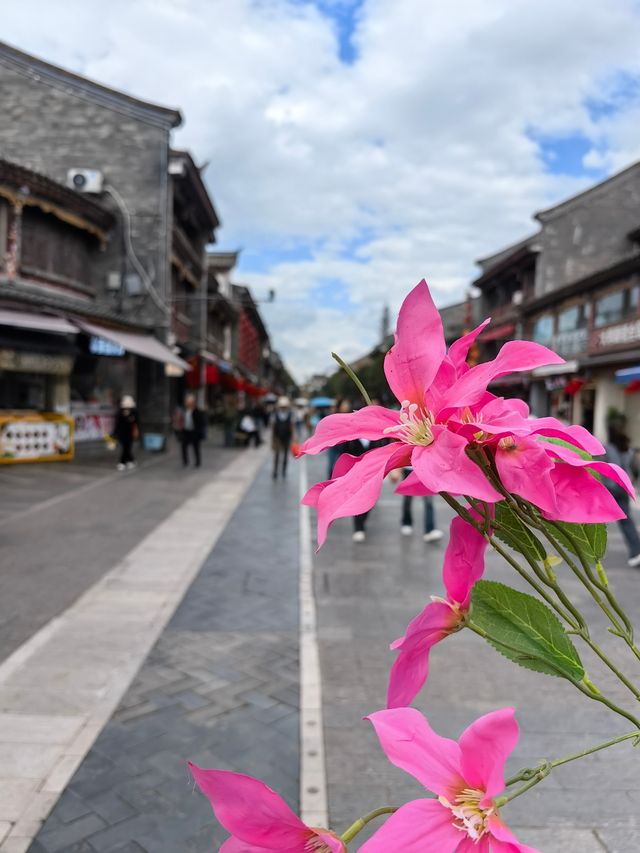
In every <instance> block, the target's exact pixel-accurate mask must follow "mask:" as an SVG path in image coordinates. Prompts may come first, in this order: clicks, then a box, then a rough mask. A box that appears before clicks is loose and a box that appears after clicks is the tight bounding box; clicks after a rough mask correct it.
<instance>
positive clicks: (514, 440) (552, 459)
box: [494, 418, 635, 523]
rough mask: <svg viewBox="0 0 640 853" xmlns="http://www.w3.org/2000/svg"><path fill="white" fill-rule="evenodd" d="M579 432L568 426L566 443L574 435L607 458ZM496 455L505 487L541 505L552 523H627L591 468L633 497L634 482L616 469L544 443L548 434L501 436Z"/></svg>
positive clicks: (581, 444) (583, 445) (613, 499)
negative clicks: (623, 521) (619, 520)
mask: <svg viewBox="0 0 640 853" xmlns="http://www.w3.org/2000/svg"><path fill="white" fill-rule="evenodd" d="M544 420H552V419H550V418H549V419H548V418H545V419H544ZM581 429H582V428H581V427H564V433H565V440H567V436H570V437H571V438H570V439H569V440H572V441H573V443H574V444H576V445H578V446H579V447H581V448H582V449H585V450H587V447H585V445H587V446H588V448H590V449H588V451H587V452H589V453H595V454H600V453H604V448H603V447H602V445H601V444H600V442H598V441H597V439H595V438H594V437H593V436H592V435H589V433H588V432H587V431H586V430H583V432H584V433H586V435H587V436H588V437H589V439H590V441H587V440H585V438H584V436H583V435H582V434H580V433H578V432H577V431H578V430H581ZM557 431H559V430H557ZM494 452H495V463H496V468H497V471H498V474H499V475H500V480H501V482H502V484H503V485H504V487H505V488H506V489H507V490H508V491H509V492H512V493H513V494H516V495H520V497H523V498H524V499H525V500H528V501H530V502H531V503H533V504H535V505H536V506H538V507H539V508H540V509H541V510H542V513H543V515H544V516H545V517H546V518H549V519H555V520H557V521H570V522H580V523H589V522H603V521H616V520H617V519H619V518H624V515H625V514H624V512H623V511H622V510H621V509H620V507H619V505H618V503H617V502H616V500H615V498H614V497H613V495H612V494H611V492H610V491H609V490H608V489H607V487H606V486H605V485H604V483H602V482H600V481H599V480H598V479H596V478H595V477H594V476H592V474H590V473H589V470H587V469H591V470H592V471H595V472H596V473H598V474H602V475H603V476H604V477H608V478H609V479H611V480H613V481H614V482H616V483H617V484H618V485H620V486H621V487H622V488H623V489H625V490H626V491H627V492H628V493H629V495H630V496H631V497H634V496H635V491H634V488H633V485H632V483H631V480H630V479H629V477H628V475H627V473H626V472H625V471H623V469H622V468H620V467H619V466H618V465H613V464H611V463H609V462H600V461H597V460H595V461H594V460H585V459H583V458H582V457H581V456H580V455H579V454H578V453H576V452H575V451H573V450H571V449H569V448H568V447H564V446H562V445H558V444H552V443H550V442H548V441H544V435H532V436H522V435H520V436H507V437H503V438H501V439H499V440H498V442H497V444H496V446H495V449H494Z"/></svg>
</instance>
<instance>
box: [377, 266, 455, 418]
mask: <svg viewBox="0 0 640 853" xmlns="http://www.w3.org/2000/svg"><path fill="white" fill-rule="evenodd" d="M445 352H446V346H445V342H444V335H443V332H442V320H441V319H440V314H439V313H438V311H437V309H436V307H435V305H434V304H433V300H432V298H431V294H430V293H429V288H428V287H427V283H426V281H424V279H423V280H422V281H421V282H420V283H419V284H418V285H416V287H414V288H413V290H412V291H411V293H409V295H408V296H407V297H406V299H405V300H404V302H403V303H402V307H401V308H400V314H399V315H398V326H397V330H396V340H395V344H394V345H393V346H392V347H391V349H390V350H389V352H388V353H387V355H386V357H385V360H384V372H385V375H386V377H387V382H388V383H389V387H390V388H391V390H392V391H393V393H394V394H395V395H396V397H397V398H398V400H400V402H402V401H404V400H410V401H411V402H412V403H418V404H419V405H423V404H424V395H425V390H426V389H427V388H428V387H429V386H430V385H431V383H432V382H433V379H434V377H435V376H436V374H437V372H438V368H439V367H440V363H441V362H442V359H443V358H444V356H445Z"/></svg>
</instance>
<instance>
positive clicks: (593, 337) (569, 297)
mask: <svg viewBox="0 0 640 853" xmlns="http://www.w3.org/2000/svg"><path fill="white" fill-rule="evenodd" d="M535 219H536V220H537V221H538V223H539V226H540V227H539V230H538V231H537V232H536V233H535V234H533V235H531V236H530V237H529V238H527V239H525V240H523V241H520V242H519V243H516V244H514V245H512V246H509V247H507V248H506V249H504V250H502V251H500V252H498V253H496V254H494V255H492V256H489V257H487V258H484V259H482V260H481V261H479V264H480V266H481V269H482V274H481V276H480V277H479V278H478V279H477V280H476V281H475V282H474V284H476V286H478V287H479V288H480V290H481V292H482V297H481V301H482V313H483V314H484V315H485V316H489V315H492V316H493V319H494V322H496V323H497V332H498V333H499V334H498V339H494V340H491V337H490V336H491V334H493V335H495V334H496V328H495V327H494V329H493V331H492V330H491V329H490V330H489V331H488V333H485V335H483V336H482V338H481V342H482V343H483V346H484V349H485V356H486V357H492V356H493V355H494V354H495V347H496V345H497V344H499V343H503V342H504V341H505V340H507V339H509V338H510V337H522V338H525V339H530V340H534V341H537V342H538V343H541V344H545V345H546V346H550V347H551V348H552V349H554V350H556V351H557V352H559V353H560V355H562V356H563V357H564V358H565V359H566V364H564V365H560V366H554V367H550V368H539V369H538V370H535V371H533V374H532V375H530V376H525V377H524V385H523V386H521V387H520V389H519V390H520V392H521V393H522V396H529V400H530V403H531V405H532V408H533V409H534V411H535V413H536V414H538V415H546V414H553V415H557V416H559V417H562V418H566V419H567V420H572V421H575V422H577V423H582V424H584V426H586V427H587V428H589V429H591V430H593V431H594V432H595V433H596V435H597V436H598V437H599V438H601V439H605V438H606V436H607V422H608V419H609V418H610V416H611V415H612V414H614V413H618V414H622V415H624V416H626V418H627V429H628V431H629V434H630V436H631V438H632V441H633V443H634V444H635V445H636V446H640V394H639V393H638V389H639V388H640V381H639V380H640V163H633V164H632V165H631V166H629V167H628V168H626V169H624V170H623V171H621V172H618V173H617V174H615V175H612V176H611V177H610V178H608V179H607V180H604V181H602V182H600V183H598V184H596V185H595V186H593V187H590V188H588V189H587V190H585V191H583V192H581V193H578V194H577V195H575V196H573V197H571V198H569V199H567V200H565V201H563V202H561V203H560V204H556V205H554V206H553V207H550V208H548V209H546V210H543V211H540V212H539V213H537V214H536V215H535ZM495 390H497V389H495Z"/></svg>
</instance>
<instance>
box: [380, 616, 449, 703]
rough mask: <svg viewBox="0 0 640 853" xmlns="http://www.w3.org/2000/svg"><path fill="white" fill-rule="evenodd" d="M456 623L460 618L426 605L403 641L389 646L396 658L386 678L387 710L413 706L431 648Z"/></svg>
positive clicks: (413, 621)
mask: <svg viewBox="0 0 640 853" xmlns="http://www.w3.org/2000/svg"><path fill="white" fill-rule="evenodd" d="M459 621H460V616H459V615H458V614H456V613H455V612H454V611H453V610H452V608H451V607H449V605H448V604H443V603H442V602H439V601H434V602H431V604H427V606H426V607H425V608H424V610H423V611H422V612H421V613H419V614H418V615H417V616H416V617H415V618H414V619H412V620H411V622H410V623H409V625H408V626H407V630H406V633H405V635H404V637H401V638H400V639H399V640H396V641H395V642H394V643H393V644H392V646H391V648H392V649H397V650H399V654H398V657H397V658H396V660H395V662H394V664H393V666H392V668H391V674H390V676H389V688H388V690H387V708H403V707H405V706H406V705H410V704H411V702H413V700H414V699H415V697H416V696H417V694H418V693H419V692H420V690H421V689H422V686H423V685H424V683H425V681H426V680H427V676H428V674H429V652H430V651H431V648H432V646H435V645H436V643H439V642H440V640H443V639H444V638H445V637H446V636H447V635H448V634H449V633H450V632H451V631H453V630H454V629H455V628H456V626H457V625H458V623H459Z"/></svg>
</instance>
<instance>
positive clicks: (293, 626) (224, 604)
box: [33, 466, 299, 853]
mask: <svg viewBox="0 0 640 853" xmlns="http://www.w3.org/2000/svg"><path fill="white" fill-rule="evenodd" d="M269 474H270V471H269V469H268V467H267V466H265V469H264V470H263V471H262V472H261V473H260V475H259V478H258V480H257V481H256V483H255V485H254V487H253V488H252V490H251V491H250V492H249V494H248V495H247V496H246V498H245V500H244V501H243V502H242V504H241V505H240V507H239V509H238V510H237V512H236V513H235V515H234V517H233V518H232V519H231V521H230V523H229V524H228V526H227V528H226V530H225V531H224V533H223V534H222V536H221V537H220V539H219V540H218V542H217V544H216V546H215V548H214V549H213V551H212V552H211V554H210V555H209V557H208V558H207V560H206V561H205V563H204V565H203V567H202V569H201V571H200V573H199V575H198V577H197V578H196V580H195V582H194V583H193V585H192V586H191V588H190V590H189V591H188V593H187V595H186V596H185V598H184V600H183V602H182V603H181V605H180V607H179V608H178V610H177V611H176V613H175V614H174V616H173V617H172V619H171V621H170V623H169V625H168V626H167V628H166V630H165V631H164V632H163V634H162V636H161V637H160V639H159V641H158V642H157V644H156V645H155V647H154V648H153V650H152V651H151V653H150V655H149V657H148V658H147V660H146V662H145V663H144V665H143V666H142V668H141V670H140V672H139V673H138V675H137V677H136V679H135V680H134V682H133V683H132V684H131V686H130V688H129V690H128V691H127V694H126V695H125V696H124V697H123V700H122V702H121V703H120V705H119V707H118V709H117V710H116V712H115V714H114V715H113V717H112V719H111V721H110V722H109V723H108V725H107V726H106V727H105V729H104V730H103V731H102V733H101V734H100V735H99V737H98V739H97V740H96V742H95V744H94V746H93V748H92V750H91V751H90V752H89V754H88V755H87V757H86V758H85V760H84V761H83V762H82V764H81V765H80V767H79V769H78V771H77V772H76V773H75V775H74V777H73V778H72V780H71V782H70V785H69V788H68V790H67V792H66V794H65V796H64V797H63V799H62V800H61V801H60V803H59V804H58V806H56V807H55V808H54V810H53V812H52V814H51V815H50V817H49V818H48V819H47V821H46V823H45V825H44V827H43V828H42V830H41V832H40V833H39V835H38V837H37V839H36V841H35V842H34V844H33V849H34V853H35V851H36V850H38V847H37V845H41V849H43V850H45V851H46V853H50V850H49V847H47V846H46V845H47V844H50V843H51V841H52V839H55V838H61V837H63V836H58V835H55V833H56V832H58V833H60V832H62V830H63V829H67V828H68V827H69V828H70V827H73V825H74V823H73V822H72V823H70V824H68V821H69V819H70V816H71V815H72V814H73V813H74V812H73V809H74V808H75V809H76V810H78V811H80V810H86V811H85V812H84V813H83V817H82V818H79V819H82V820H88V818H92V819H95V820H96V821H99V824H95V826H94V828H92V826H91V825H90V824H89V823H87V824H86V830H85V832H84V836H83V838H82V839H79V838H71V837H69V841H68V844H69V845H71V844H73V843H76V842H82V843H85V844H86V845H88V846H87V848H86V849H87V850H90V851H91V853H94V851H95V853H115V851H121V853H125V851H126V852H127V853H140V851H145V852H146V851H149V853H176V851H181V853H182V851H185V853H204V851H207V853H209V851H212V850H214V849H218V846H219V845H220V844H221V843H222V841H223V840H224V838H225V837H226V833H225V832H224V831H223V830H221V829H220V827H219V826H217V824H216V821H215V819H214V817H213V815H212V812H211V806H210V804H209V802H208V800H206V798H205V797H203V796H202V795H201V794H200V793H199V792H198V791H194V785H193V780H192V779H191V778H190V776H189V774H188V771H187V765H186V762H187V760H189V759H192V760H194V761H195V762H196V763H198V764H200V765H201V766H205V767H207V766H208V767H212V766H218V767H224V768H228V769H234V770H237V771H240V772H245V773H250V774H253V775H258V776H261V777H262V778H264V780H265V781H266V782H267V784H269V785H271V786H272V787H274V788H276V789H278V790H280V791H281V792H282V794H283V795H284V796H285V797H286V798H287V800H288V802H289V803H290V805H291V806H292V807H293V808H297V804H298V784H299V783H298V767H299V756H298V710H297V708H298V697H299V687H298V681H299V676H298V549H299V543H298V489H297V485H298V484H297V479H296V478H295V477H292V478H291V480H289V481H286V482H282V481H277V482H276V483H273V481H272V480H271V478H270V476H269ZM247 531H251V535H250V536H249V535H247ZM274 531H277V533H276V535H274ZM60 815H62V817H63V818H64V819H65V820H62V819H61V817H60ZM216 845H217V846H216ZM59 849H61V850H62V849H63V848H59ZM72 849H75V848H72V847H71V846H68V847H67V848H65V850H66V851H71V850H72Z"/></svg>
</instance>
